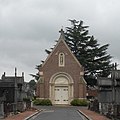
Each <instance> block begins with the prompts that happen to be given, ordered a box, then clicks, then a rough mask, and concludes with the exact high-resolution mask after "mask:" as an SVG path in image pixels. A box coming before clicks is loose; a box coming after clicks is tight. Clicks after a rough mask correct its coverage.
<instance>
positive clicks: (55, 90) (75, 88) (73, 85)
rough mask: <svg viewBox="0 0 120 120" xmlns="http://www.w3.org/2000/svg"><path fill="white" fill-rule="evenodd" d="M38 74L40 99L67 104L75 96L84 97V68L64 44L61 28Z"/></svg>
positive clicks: (37, 93)
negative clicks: (56, 40) (54, 44)
mask: <svg viewBox="0 0 120 120" xmlns="http://www.w3.org/2000/svg"><path fill="white" fill-rule="evenodd" d="M39 74H40V78H39V80H38V83H37V90H36V95H37V97H39V98H40V99H50V100H51V101H52V104H68V105H69V104H70V102H71V101H72V100H73V99H75V98H78V99H86V81H85V80H84V68H83V67H82V65H81V64H80V63H79V61H78V60H77V59H76V57H75V56H74V55H73V53H72V52H71V50H70V48H69V47H68V45H67V44H66V42H65V37H64V32H63V30H61V34H60V37H59V40H58V42H57V44H56V46H55V47H54V48H53V50H52V52H51V53H50V54H49V55H48V57H47V59H46V60H45V62H44V63H43V64H42V67H40V70H39Z"/></svg>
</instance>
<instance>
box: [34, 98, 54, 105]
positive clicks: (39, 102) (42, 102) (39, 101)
mask: <svg viewBox="0 0 120 120" xmlns="http://www.w3.org/2000/svg"><path fill="white" fill-rule="evenodd" d="M33 104H34V105H46V106H50V105H52V102H51V101H50V100H49V99H35V100H34V101H33Z"/></svg>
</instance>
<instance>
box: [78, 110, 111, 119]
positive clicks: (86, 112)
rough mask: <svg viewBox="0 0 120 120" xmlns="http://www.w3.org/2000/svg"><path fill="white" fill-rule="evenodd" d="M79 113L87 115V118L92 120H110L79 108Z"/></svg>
mask: <svg viewBox="0 0 120 120" xmlns="http://www.w3.org/2000/svg"><path fill="white" fill-rule="evenodd" d="M80 111H81V112H82V113H84V114H85V115H87V116H88V117H89V118H91V119H92V120H110V119H108V118H107V117H106V116H103V115H100V114H98V113H96V112H94V111H90V110H88V109H86V108H81V109H80Z"/></svg>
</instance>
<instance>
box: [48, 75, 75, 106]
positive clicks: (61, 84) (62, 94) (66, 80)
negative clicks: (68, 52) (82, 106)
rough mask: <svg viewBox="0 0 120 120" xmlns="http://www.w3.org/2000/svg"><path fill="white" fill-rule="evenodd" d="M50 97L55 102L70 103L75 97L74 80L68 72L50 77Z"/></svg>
mask: <svg viewBox="0 0 120 120" xmlns="http://www.w3.org/2000/svg"><path fill="white" fill-rule="evenodd" d="M50 99H51V101H52V103H53V104H70V101H71V100H72V99H73V80H72V78H71V76H70V75H68V74H67V73H57V74H55V75H53V76H52V77H51V79H50Z"/></svg>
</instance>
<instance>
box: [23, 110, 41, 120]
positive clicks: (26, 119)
mask: <svg viewBox="0 0 120 120" xmlns="http://www.w3.org/2000/svg"><path fill="white" fill-rule="evenodd" d="M41 111H42V110H39V111H37V112H35V113H33V114H32V115H30V116H28V117H27V118H25V119H24V120H29V119H30V118H32V117H33V116H35V115H37V114H39V113H40V112H41Z"/></svg>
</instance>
